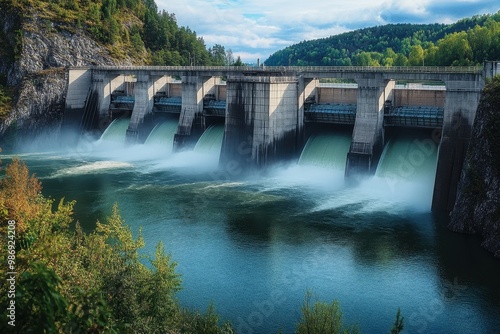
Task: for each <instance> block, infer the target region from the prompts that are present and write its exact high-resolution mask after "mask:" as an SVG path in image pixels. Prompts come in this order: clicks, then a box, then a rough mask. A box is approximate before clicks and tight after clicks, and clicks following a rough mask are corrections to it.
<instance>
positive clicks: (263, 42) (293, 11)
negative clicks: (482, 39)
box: [157, 0, 499, 62]
mask: <svg viewBox="0 0 500 334" xmlns="http://www.w3.org/2000/svg"><path fill="white" fill-rule="evenodd" d="M496 1H497V0H455V1H449V0H382V1H373V0H357V1H352V0H333V1H324V0H323V1H321V0H309V1H307V0H306V1H304V0H300V1H299V0H254V1H243V0H190V1H185V0H184V1H181V0H157V4H158V7H159V9H164V10H166V11H168V12H170V13H174V14H175V16H176V17H177V21H178V24H179V25H181V26H189V27H190V28H191V29H192V30H194V31H196V33H197V34H198V36H201V37H203V39H204V40H205V43H206V44H207V46H208V47H210V46H212V45H214V44H221V45H224V46H225V47H226V49H231V50H233V52H234V54H235V56H238V55H239V56H241V57H242V59H243V60H244V61H248V62H254V61H255V60H256V59H257V58H260V59H261V60H264V59H265V58H267V57H268V56H269V55H270V54H271V53H273V52H274V51H277V50H279V49H282V48H284V47H286V46H288V45H291V44H294V43H298V42H300V41H302V40H309V39H315V38H323V37H328V36H331V35H335V34H338V33H342V32H345V31H347V30H352V29H355V28H359V27H366V26H373V25H379V24H386V23H391V22H412V23H415V22H419V23H431V22H432V23H433V22H446V23H450V22H454V21H456V20H457V19H460V18H463V17H470V16H472V15H474V14H480V13H483V12H484V11H485V9H484V8H485V7H486V6H489V7H492V6H493V7H495V3H496ZM457 5H459V6H460V5H461V6H462V7H463V8H464V10H463V14H462V13H461V12H460V9H458V10H457ZM481 5H482V6H481ZM471 6H472V7H473V8H477V10H478V12H471V10H470V9H471ZM498 7H499V6H498V5H496V8H497V9H496V10H498ZM446 8H450V11H446V10H445V9H446ZM429 9H430V10H429ZM465 9H467V10H465ZM440 13H442V14H440ZM449 13H452V14H449ZM445 14H446V15H445ZM460 15H461V16H460Z"/></svg>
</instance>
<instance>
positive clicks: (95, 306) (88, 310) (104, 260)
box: [0, 159, 232, 333]
mask: <svg viewBox="0 0 500 334" xmlns="http://www.w3.org/2000/svg"><path fill="white" fill-rule="evenodd" d="M74 204H75V203H74V202H67V203H66V202H64V201H63V200H61V202H60V203H59V204H58V206H57V209H56V210H53V205H54V203H53V200H51V199H47V198H45V197H44V196H43V195H42V194H41V184H40V182H39V181H38V180H37V178H36V177H34V176H33V175H32V176H30V175H29V171H28V168H27V167H26V165H25V164H24V163H23V162H21V161H19V160H18V159H14V160H13V162H12V163H11V164H10V165H9V166H7V168H6V173H5V177H4V178H3V179H2V180H1V181H0V219H1V220H2V222H3V223H2V227H1V232H0V234H1V235H0V238H1V242H0V247H1V248H2V249H7V245H6V241H7V240H8V239H7V226H8V224H7V222H8V220H15V221H16V234H17V235H16V263H15V270H16V271H17V273H18V275H17V282H16V298H15V301H16V310H17V312H16V327H15V331H16V332H19V333H29V332H33V333H43V332H47V333H53V332H60V333H70V332H72V333H83V332H90V333H102V332H106V333H131V332H133V333H171V332H175V333H177V332H179V331H180V332H182V333H199V332H201V331H203V332H205V333H232V329H231V327H230V325H229V324H227V323H226V324H223V325H222V326H220V325H219V318H218V316H217V314H216V312H215V310H214V309H213V307H210V308H209V309H208V311H207V312H206V314H199V313H193V312H189V311H187V310H184V309H182V308H181V307H180V306H179V303H178V301H177V300H176V297H175V294H176V292H177V291H179V289H180V286H181V280H180V277H179V275H178V274H177V273H176V272H175V266H176V263H175V262H173V261H172V260H171V258H170V256H169V255H168V254H166V253H165V249H164V246H163V244H162V243H161V242H160V243H159V244H158V245H157V247H156V254H155V256H154V258H149V259H147V260H149V262H150V265H149V266H146V265H145V264H144V263H143V262H144V261H141V260H144V258H141V256H140V255H139V249H141V248H142V247H143V246H144V241H143V239H142V236H141V233H140V232H139V235H138V236H137V237H136V238H134V236H133V235H132V231H131V230H130V229H129V228H128V227H127V226H126V225H125V224H124V222H123V220H122V218H121V217H120V214H119V210H118V206H117V205H115V206H114V207H113V211H112V214H111V215H110V216H109V217H108V218H107V220H106V222H104V223H100V222H98V223H97V228H96V229H95V231H94V232H92V233H85V232H83V231H82V229H81V228H80V227H79V226H78V224H76V227H75V228H70V225H71V224H73V223H74V222H73V218H72V215H73V206H74ZM0 254H1V255H0V262H1V263H4V264H5V263H7V253H6V252H3V251H2V252H0ZM5 270H6V268H5V266H2V267H1V271H2V272H1V273H0V274H1V276H2V277H5V274H6V271H5ZM7 291H8V282H7V281H6V280H1V282H0V305H1V308H2V309H3V310H5V309H6V308H7V303H8V302H9V300H8V299H7V296H8V293H7ZM4 314H5V313H4ZM5 320H6V319H3V320H2V321H1V322H0V323H1V325H0V326H3V327H5V326H7V321H5ZM4 329H5V328H4ZM4 329H2V330H1V332H2V333H5V330H4ZM10 329H12V328H10Z"/></svg>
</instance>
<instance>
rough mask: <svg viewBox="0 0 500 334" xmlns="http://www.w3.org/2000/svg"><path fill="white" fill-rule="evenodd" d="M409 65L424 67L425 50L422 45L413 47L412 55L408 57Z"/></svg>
mask: <svg viewBox="0 0 500 334" xmlns="http://www.w3.org/2000/svg"><path fill="white" fill-rule="evenodd" d="M408 64H409V65H410V66H422V65H424V49H423V48H422V46H420V45H413V46H412V47H411V51H410V55H409V56H408Z"/></svg>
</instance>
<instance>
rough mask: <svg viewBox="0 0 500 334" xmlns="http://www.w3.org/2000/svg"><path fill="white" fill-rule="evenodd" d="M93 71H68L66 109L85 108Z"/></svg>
mask: <svg viewBox="0 0 500 334" xmlns="http://www.w3.org/2000/svg"><path fill="white" fill-rule="evenodd" d="M91 82H92V71H91V70H90V69H82V70H80V69H70V70H69V73H68V92H67V94H66V110H74V109H83V108H84V107H85V100H86V99H87V96H88V93H89V89H90V88H91Z"/></svg>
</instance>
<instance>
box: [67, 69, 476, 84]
mask: <svg viewBox="0 0 500 334" xmlns="http://www.w3.org/2000/svg"><path fill="white" fill-rule="evenodd" d="M70 69H91V70H92V71H103V72H108V73H113V72H115V73H116V74H117V75H119V74H130V75H133V74H136V73H138V72H141V71H144V72H148V74H150V75H153V76H164V75H199V76H252V75H269V76H297V77H303V78H332V77H333V78H341V79H363V78H367V77H366V76H367V75H368V77H371V76H373V75H380V76H382V77H383V78H384V79H394V80H397V79H402V80H439V81H441V80H463V81H477V80H479V77H480V76H481V74H484V67H483V66H442V67H441V66H393V67H382V66H260V67H254V66H91V67H71V68H70Z"/></svg>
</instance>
